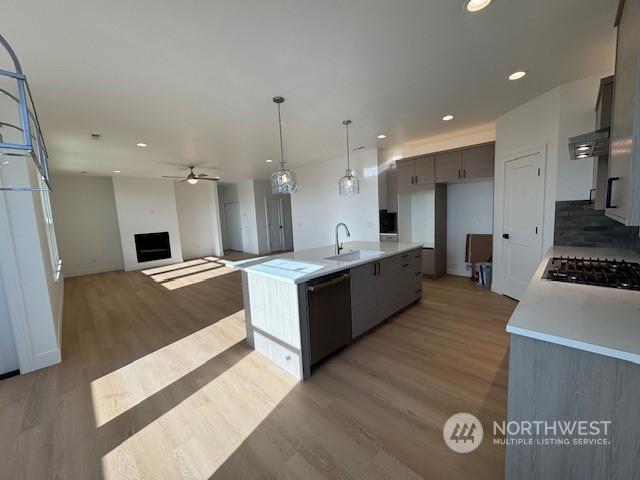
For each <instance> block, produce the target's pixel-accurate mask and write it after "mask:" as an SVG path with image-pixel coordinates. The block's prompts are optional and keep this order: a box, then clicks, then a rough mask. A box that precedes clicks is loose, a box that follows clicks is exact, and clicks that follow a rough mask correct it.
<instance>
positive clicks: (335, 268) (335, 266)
mask: <svg viewBox="0 0 640 480" xmlns="http://www.w3.org/2000/svg"><path fill="white" fill-rule="evenodd" d="M391 243H392V244H393V245H394V247H395V246H396V245H398V244H397V243H395V242H391ZM422 246H423V245H422V244H421V243H415V244H414V243H412V244H406V246H403V247H399V248H397V249H395V250H394V251H391V252H384V253H382V254H380V255H377V256H375V257H368V258H364V259H360V260H352V261H349V262H340V261H338V260H326V259H324V258H323V259H309V260H307V259H299V260H298V261H300V262H306V263H315V264H318V265H323V268H322V269H321V270H318V271H316V272H313V273H309V274H306V275H303V276H300V277H298V278H287V277H284V276H280V275H277V274H275V273H270V272H265V271H264V270H258V269H256V268H255V267H259V266H260V265H261V264H262V263H264V262H261V263H257V264H255V265H250V266H247V267H243V266H242V265H237V267H236V268H238V269H239V270H244V271H245V272H247V273H252V274H256V275H262V276H264V277H268V278H273V279H275V280H279V281H281V282H285V283H291V284H296V285H297V284H300V283H305V282H308V281H309V280H313V279H315V278H319V277H323V276H325V275H331V274H332V273H336V272H340V271H342V270H348V269H350V268H354V267H358V266H360V265H365V264H367V263H371V262H375V261H377V260H381V259H383V258H388V257H393V256H394V255H400V254H402V253H405V252H410V251H411V250H417V249H421V248H422ZM294 253H295V252H294ZM276 258H287V257H286V254H284V255H282V256H272V257H266V258H265V261H268V260H272V259H276ZM328 262H331V263H328Z"/></svg>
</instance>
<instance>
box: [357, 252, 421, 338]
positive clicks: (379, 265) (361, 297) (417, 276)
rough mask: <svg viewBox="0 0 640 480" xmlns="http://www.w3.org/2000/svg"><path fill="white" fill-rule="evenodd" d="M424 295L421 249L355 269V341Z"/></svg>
mask: <svg viewBox="0 0 640 480" xmlns="http://www.w3.org/2000/svg"><path fill="white" fill-rule="evenodd" d="M421 296H422V251H421V249H415V250H411V251H409V252H405V253H402V254H399V255H394V256H393V257H388V258H384V259H382V260H380V261H375V262H371V263H367V264H364V265H360V266H358V267H354V268H352V269H351V328H352V334H353V338H355V337H357V336H359V335H362V334H363V333H364V332H366V331H368V330H370V329H372V328H373V327H375V326H376V325H378V324H380V323H381V322H382V321H383V320H385V319H387V318H389V317H390V316H391V315H393V314H394V313H396V312H398V311H399V310H402V309H403V308H405V307H406V306H407V305H409V304H410V303H412V302H415V301H416V300H418V299H420V297H421Z"/></svg>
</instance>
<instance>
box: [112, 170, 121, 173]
mask: <svg viewBox="0 0 640 480" xmlns="http://www.w3.org/2000/svg"><path fill="white" fill-rule="evenodd" d="M113 173H121V170H114V171H113Z"/></svg>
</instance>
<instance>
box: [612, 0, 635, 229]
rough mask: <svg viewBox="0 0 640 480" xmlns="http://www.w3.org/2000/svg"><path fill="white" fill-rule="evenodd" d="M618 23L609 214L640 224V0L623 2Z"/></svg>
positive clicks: (621, 220)
mask: <svg viewBox="0 0 640 480" xmlns="http://www.w3.org/2000/svg"><path fill="white" fill-rule="evenodd" d="M621 7H622V8H621V9H620V10H619V14H618V19H617V21H616V25H617V27H618V38H617V48H616V72H615V86H614V95H613V116H612V119H611V146H610V152H609V163H608V169H609V175H608V179H607V190H606V192H607V193H606V214H607V216H609V217H611V218H613V219H614V220H617V221H619V222H621V223H624V224H625V225H629V226H636V225H640V172H639V170H640V145H639V144H638V138H639V137H640V108H638V107H639V104H640V75H639V71H638V69H639V56H640V2H637V1H635V2H629V1H627V2H622V3H621Z"/></svg>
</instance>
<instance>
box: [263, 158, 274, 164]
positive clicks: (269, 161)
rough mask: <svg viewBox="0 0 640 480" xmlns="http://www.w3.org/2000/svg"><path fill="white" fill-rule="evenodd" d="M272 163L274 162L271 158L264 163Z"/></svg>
mask: <svg viewBox="0 0 640 480" xmlns="http://www.w3.org/2000/svg"><path fill="white" fill-rule="evenodd" d="M271 162H273V160H271V159H270V158H267V159H266V160H265V161H264V163H271Z"/></svg>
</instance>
